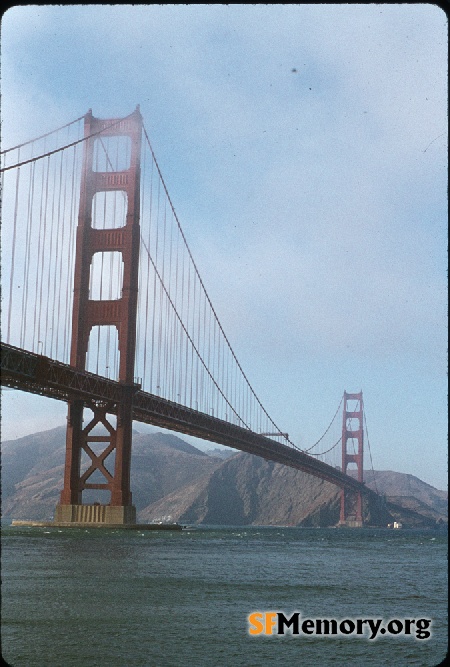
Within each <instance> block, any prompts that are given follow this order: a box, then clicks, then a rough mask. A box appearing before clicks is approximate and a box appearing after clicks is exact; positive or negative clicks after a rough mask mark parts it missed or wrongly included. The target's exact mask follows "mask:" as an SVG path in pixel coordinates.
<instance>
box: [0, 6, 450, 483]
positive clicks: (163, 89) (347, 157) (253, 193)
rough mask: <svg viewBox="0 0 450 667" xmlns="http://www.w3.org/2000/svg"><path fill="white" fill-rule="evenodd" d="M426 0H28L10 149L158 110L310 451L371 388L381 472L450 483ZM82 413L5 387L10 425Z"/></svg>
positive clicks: (440, 119) (238, 325) (431, 23)
mask: <svg viewBox="0 0 450 667" xmlns="http://www.w3.org/2000/svg"><path fill="white" fill-rule="evenodd" d="M446 23H447V21H446V15H445V14H444V12H443V11H442V10H441V9H439V8H438V7H437V6H434V5H430V4H402V5H387V4H386V5H384V4H377V5H375V4H373V5H353V4H351V5H344V4H343V5H319V4H317V5H284V6H283V5H282V6H278V5H230V6H225V5H187V6H183V5H177V6H174V5H166V6H164V5H160V6H158V5H156V6H142V5H139V6H134V7H133V6H120V5H115V6H106V5H105V6H103V5H83V6H23V7H14V8H12V9H10V10H9V11H8V12H7V13H6V14H5V15H4V16H3V20H2V33H1V49H2V54H1V55H2V72H1V75H2V141H3V148H6V147H8V146H11V145H14V144H16V143H18V142H20V141H23V140H26V139H30V138H33V137H34V136H37V135H38V134H42V133H43V132H45V131H48V130H51V129H53V128H55V127H58V126H60V125H62V124H64V123H66V122H68V121H70V120H72V119H75V118H77V117H79V116H81V115H83V114H84V113H86V112H87V110H88V109H89V108H92V110H93V113H94V115H95V116H98V117H105V118H108V117H109V118H112V117H119V116H122V115H127V114H129V113H130V112H131V111H133V110H134V109H135V107H136V105H137V104H140V106H141V112H142V115H143V117H144V123H145V126H146V128H147V131H148V132H149V135H150V138H151V141H152V144H153V147H154V149H155V152H156V155H157V159H158V161H159V163H160V166H161V169H162V172H163V175H164V178H165V181H166V183H167V185H168V188H169V192H170V195H171V198H172V201H173V203H174V206H175V209H176V211H177V214H178V217H179V218H180V221H181V224H182V225H183V228H184V231H185V234H186V236H187V239H188V242H189V244H190V247H191V250H192V252H193V255H194V257H195V259H196V263H197V265H198V267H199V270H200V273H201V275H202V277H203V280H204V283H205V285H206V288H207V290H208V292H209V294H210V296H211V299H212V301H213V303H214V306H215V309H216V311H217V313H218V315H219V318H220V320H221V322H222V324H223V327H224V330H225V332H226V333H227V336H228V338H229V339H230V341H231V343H232V345H233V348H234V350H235V352H236V354H237V356H238V358H239V360H240V362H241V364H242V366H243V368H244V370H245V372H246V374H247V376H248V377H249V379H250V381H251V382H252V384H253V386H254V387H255V389H256V392H257V394H258V395H259V396H260V398H261V400H262V402H263V404H264V405H265V406H266V407H267V410H268V411H269V413H270V414H271V416H272V417H273V418H274V420H275V422H276V423H277V424H278V425H279V426H280V427H281V428H282V430H283V431H287V432H289V434H290V435H291V438H292V439H293V440H294V442H296V443H297V444H298V445H300V446H302V447H308V446H309V445H310V444H312V443H313V442H315V440H316V439H317V438H318V437H319V436H320V435H321V434H322V432H323V430H324V429H325V428H326V426H327V425H328V422H329V421H330V419H331V417H332V415H333V413H334V411H335V409H336V408H337V405H338V403H339V400H340V398H341V396H342V393H343V391H344V390H347V391H359V390H360V389H362V390H363V392H364V399H365V408H366V417H367V425H368V429H369V435H370V443H371V448H372V455H373V461H374V467H375V469H391V470H398V471H401V472H407V473H412V474H414V475H417V476H419V477H421V478H422V479H423V480H425V481H426V482H429V483H431V484H433V485H435V486H437V487H439V488H444V487H445V486H446V483H447V374H446V373H447V360H446V349H447V314H446V313H447V275H446V268H447V194H446V189H447V140H448V137H447V89H446V85H447V84H446V82H447V25H446ZM64 420H65V406H64V405H63V404H58V403H56V402H51V401H46V400H45V399H37V398H35V397H30V396H27V395H25V394H20V393H18V392H12V391H7V392H5V393H4V397H3V404H2V432H3V438H5V439H7V438H8V439H9V438H11V437H16V436H20V435H24V434H27V433H30V432H33V431H35V430H44V429H46V428H50V427H52V426H55V425H58V424H63V423H64Z"/></svg>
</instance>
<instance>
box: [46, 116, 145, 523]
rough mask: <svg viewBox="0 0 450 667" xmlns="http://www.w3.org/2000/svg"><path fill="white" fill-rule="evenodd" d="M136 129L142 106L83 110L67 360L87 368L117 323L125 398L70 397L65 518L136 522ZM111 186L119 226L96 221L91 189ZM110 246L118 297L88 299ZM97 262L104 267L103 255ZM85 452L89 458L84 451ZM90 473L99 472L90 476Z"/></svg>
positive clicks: (59, 517) (60, 517) (61, 515)
mask: <svg viewBox="0 0 450 667" xmlns="http://www.w3.org/2000/svg"><path fill="white" fill-rule="evenodd" d="M141 134H142V118H141V115H140V112H139V109H136V111H135V112H134V113H132V114H130V116H127V117H126V118H122V119H120V118H119V119H109V120H101V119H98V118H94V117H93V116H92V112H91V111H89V113H87V114H86V116H85V125H84V136H85V143H84V159H83V172H82V178H81V189H80V207H79V214H78V228H77V241H76V253H75V276H74V300H73V313H72V344H71V356H70V364H71V366H74V367H75V368H76V369H78V370H81V371H85V370H86V355H87V351H88V345H89V338H90V334H91V331H92V328H93V327H102V326H113V327H115V328H116V329H117V334H118V353H119V354H118V359H119V363H118V377H117V378H116V379H117V380H118V381H119V383H120V384H121V385H122V395H123V400H122V401H120V402H116V403H114V402H108V401H106V400H105V401H104V402H99V401H90V402H83V401H81V400H73V401H71V402H70V403H69V415H68V423H67V437H66V463H65V473H64V489H63V491H62V493H61V498H60V503H59V504H58V506H57V508H56V516H55V518H56V521H60V522H63V523H66V522H68V523H80V522H81V523H95V524H101V523H112V524H129V523H135V522H136V510H135V508H134V506H133V505H132V496H131V490H130V467H131V441H132V409H133V396H134V393H135V391H136V389H137V388H138V386H137V385H135V384H134V359H135V351H136V317H137V297H138V267H139V244H140V226H139V203H140V153H141ZM110 138H112V139H110ZM108 141H111V146H112V152H111V155H109V152H108ZM95 142H97V144H96V143H95ZM119 146H122V148H123V155H122V154H121V156H120V159H117V163H116V169H120V171H117V170H114V167H113V164H112V159H114V155H115V154H116V151H117V154H118V150H119V149H118V147H119ZM99 156H100V157H99ZM101 169H103V171H102V170H101ZM110 192H113V193H114V192H118V193H121V194H122V195H123V197H124V201H125V202H126V204H125V209H126V211H125V220H124V224H123V226H121V227H116V226H115V221H111V223H109V222H108V220H106V219H105V221H104V222H103V226H101V228H100V227H99V225H98V224H95V225H94V226H93V220H94V218H95V216H94V210H95V207H94V197H95V195H96V194H97V193H102V195H101V196H104V197H105V201H106V196H107V193H110ZM108 214H110V211H108V209H107V207H106V206H105V217H107V215H108ZM113 252H114V253H120V254H121V261H122V267H123V271H122V276H123V277H122V284H121V285H120V289H119V293H120V297H119V298H117V299H111V298H109V299H106V298H105V297H102V294H105V293H106V292H107V290H106V289H103V291H102V289H100V298H98V299H92V298H91V293H92V291H91V290H92V289H93V281H94V280H95V276H94V273H93V257H94V255H95V254H96V253H104V254H105V253H113ZM101 265H102V267H103V260H102V262H101ZM102 271H103V268H102ZM101 280H103V273H102V275H101ZM105 280H106V277H105ZM84 408H89V409H90V410H92V412H93V414H94V417H93V419H92V420H91V421H90V422H89V423H88V424H87V425H86V426H84V428H83V410H84ZM111 413H113V414H115V415H117V425H116V426H113V424H111V422H110V420H109V419H108V418H107V415H108V414H111ZM96 426H97V427H101V430H102V435H99V429H98V428H97V430H94V428H95V427H96ZM99 443H104V445H103V446H102V445H101V444H99ZM99 448H100V451H98V450H99ZM83 454H87V456H88V461H87V463H88V465H87V468H86V469H85V470H84V472H81V468H82V456H83ZM110 455H113V456H111V459H110V461H111V460H112V458H115V461H114V466H113V469H109V468H108V461H107V459H108V457H109V456H110ZM84 458H85V459H86V457H85V456H84ZM99 473H100V475H99ZM93 475H95V476H96V477H97V480H95V482H94V481H93V480H94V477H92V476H93ZM91 477H92V479H91ZM89 489H91V490H92V489H93V490H95V489H96V490H98V491H103V492H104V491H105V490H106V491H108V492H109V493H110V502H109V503H104V504H102V505H100V503H95V504H94V505H83V504H82V494H83V491H85V490H89Z"/></svg>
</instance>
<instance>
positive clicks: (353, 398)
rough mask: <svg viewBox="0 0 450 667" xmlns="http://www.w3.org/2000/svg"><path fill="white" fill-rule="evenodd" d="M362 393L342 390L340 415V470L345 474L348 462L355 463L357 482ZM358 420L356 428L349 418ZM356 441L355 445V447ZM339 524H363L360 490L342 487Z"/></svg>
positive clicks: (360, 471)
mask: <svg viewBox="0 0 450 667" xmlns="http://www.w3.org/2000/svg"><path fill="white" fill-rule="evenodd" d="M363 412H364V407H363V395H362V391H361V392H360V393H359V394H348V393H347V392H346V391H344V409H343V416H342V472H343V473H345V474H347V466H348V464H349V463H355V464H356V469H357V479H358V482H361V483H362V481H363V474H364V473H363V447H364V427H363V416H364V415H363ZM353 419H356V420H357V421H358V423H357V426H356V428H354V427H353V425H351V420H353ZM349 440H351V441H352V443H353V446H352V450H353V452H352V453H351V452H349V449H348V441H349ZM355 441H356V447H355ZM339 524H340V525H345V526H356V527H361V526H362V525H363V505H362V493H361V491H350V490H348V489H342V491H341V514H340V519H339Z"/></svg>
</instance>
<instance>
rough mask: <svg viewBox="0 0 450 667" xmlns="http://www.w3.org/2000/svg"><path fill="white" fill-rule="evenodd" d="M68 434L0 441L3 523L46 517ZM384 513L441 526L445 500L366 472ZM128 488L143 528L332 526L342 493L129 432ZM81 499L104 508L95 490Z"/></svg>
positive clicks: (251, 459) (170, 438) (382, 520)
mask: <svg viewBox="0 0 450 667" xmlns="http://www.w3.org/2000/svg"><path fill="white" fill-rule="evenodd" d="M64 455H65V427H64V426H61V427H58V428H55V429H52V430H49V431H44V432H41V433H35V434H33V435H29V436H26V437H23V438H18V439H17V440H8V441H5V442H3V443H2V458H1V463H2V473H1V474H2V476H1V479H2V487H1V488H2V516H3V517H4V518H11V519H32V520H45V519H51V518H52V517H53V513H54V510H55V506H56V503H57V502H58V499H59V494H60V491H61V488H62V482H63V471H64ZM365 480H366V484H367V486H368V487H370V488H372V489H375V488H377V490H378V492H379V493H380V494H382V495H383V496H384V497H385V501H386V504H385V508H384V510H383V511H382V512H381V513H380V510H379V508H378V509H376V508H374V507H370V506H367V507H366V509H367V511H368V514H369V523H370V524H373V525H381V526H385V525H387V523H388V522H391V521H392V522H393V521H399V522H401V523H402V524H403V525H404V527H420V528H436V527H442V528H444V527H446V526H447V524H448V504H447V503H448V494H447V492H445V491H440V490H438V489H435V488H434V487H432V486H430V485H429V484H426V483H425V482H422V481H421V480H420V479H418V478H417V477H415V476H414V475H408V474H404V473H397V472H392V471H376V472H374V473H373V472H372V471H367V472H365ZM131 488H132V492H133V502H134V504H135V505H136V509H137V513H138V519H139V521H141V522H150V521H161V520H165V521H178V522H181V523H188V524H194V523H195V524H215V525H272V526H305V527H306V526H334V525H336V524H337V523H338V520H339V500H340V490H339V489H338V488H337V487H335V486H334V485H332V484H330V483H329V482H325V481H323V480H320V479H318V478H316V477H313V476H311V475H308V474H306V473H304V472H302V471H299V470H295V469H293V468H289V467H287V466H283V465H281V464H278V463H273V462H270V461H266V460H265V459H262V458H260V457H257V456H253V455H251V454H244V453H235V452H233V451H232V450H223V449H216V450H209V451H207V452H206V453H205V452H204V451H201V450H199V449H197V448H196V447H194V446H193V445H190V444H188V443H187V442H185V441H184V440H182V439H181V438H179V437H178V436H176V435H173V434H170V433H145V434H144V433H139V432H137V431H136V432H134V435H133V455H132V466H131ZM89 493H90V494H91V496H92V497H89V498H86V499H85V501H86V502H95V501H96V500H98V501H100V502H103V500H102V498H99V497H98V493H99V492H97V491H91V492H89Z"/></svg>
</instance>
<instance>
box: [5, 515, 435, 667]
mask: <svg viewBox="0 0 450 667" xmlns="http://www.w3.org/2000/svg"><path fill="white" fill-rule="evenodd" d="M2 581H3V585H2V646H3V656H4V658H5V659H6V660H7V661H8V663H9V664H10V665H12V666H13V667H112V666H114V667H154V666H155V667H171V666H173V667H178V666H180V667H184V666H186V667H203V666H205V667H234V666H236V667H238V666H242V667H253V666H255V667H256V666H258V667H260V666H261V667H262V666H264V667H266V666H271V665H280V666H281V665H282V666H285V665H301V666H302V667H317V666H319V665H320V666H321V667H328V665H333V666H334V667H336V666H339V665H342V666H345V667H361V666H363V665H365V666H373V667H384V666H386V667H419V666H420V667H433V666H434V665H437V664H439V663H440V662H441V661H442V660H443V658H444V656H445V654H446V652H447V535H446V534H443V533H438V532H436V533H434V532H420V531H408V530H399V531H388V530H378V531H377V530H370V529H364V530H336V529H335V530H333V529H309V530H308V529H300V528H254V527H252V528H247V527H242V528H213V527H211V528H201V529H195V530H186V531H183V532H181V533H179V532H173V533H172V532H170V533H169V532H153V531H149V532H140V531H136V532H135V531H112V530H111V531H109V530H98V529H92V528H91V529H88V530H82V529H64V530H62V529H56V528H20V527H11V526H6V527H4V528H3V530H2ZM271 610H276V611H284V612H285V613H287V614H289V615H291V614H292V612H293V611H300V612H302V616H303V617H304V618H333V617H334V618H337V619H343V618H350V619H351V618H357V617H364V618H370V617H374V618H384V619H386V620H388V619H393V618H400V619H402V618H403V619H404V618H413V619H418V618H431V619H432V633H433V634H432V637H431V639H429V640H427V641H420V640H417V639H415V637H414V635H412V636H409V637H405V636H400V635H398V636H390V635H384V636H380V637H379V638H377V639H376V640H375V641H369V640H368V638H367V636H365V637H344V636H340V637H337V636H328V637H323V636H322V637H306V636H305V635H299V636H293V635H290V634H287V635H285V636H282V637H281V636H257V637H250V636H249V634H248V622H247V617H248V615H249V613H250V612H253V611H271Z"/></svg>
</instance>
